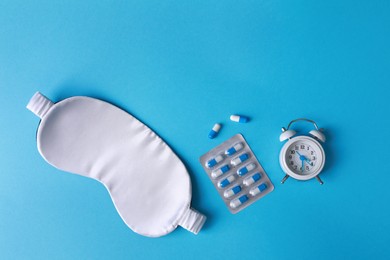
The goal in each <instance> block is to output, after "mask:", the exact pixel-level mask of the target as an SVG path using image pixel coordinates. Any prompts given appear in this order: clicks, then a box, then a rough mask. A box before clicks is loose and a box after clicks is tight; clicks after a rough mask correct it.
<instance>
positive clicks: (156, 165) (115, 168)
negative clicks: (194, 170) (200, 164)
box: [27, 92, 206, 237]
mask: <svg viewBox="0 0 390 260" xmlns="http://www.w3.org/2000/svg"><path fill="white" fill-rule="evenodd" d="M27 108H28V109H30V110H31V111H32V112H33V113H34V114H36V115H37V116H39V117H40V118H41V122H40V125H39V128H38V132H37V145H38V150H39V152H40V154H41V155H42V157H43V158H44V159H45V160H46V161H47V162H48V163H50V164H51V165H53V166H54V167H56V168H58V169H60V170H63V171H67V172H71V173H75V174H79V175H82V176H86V177H90V178H93V179H95V180H98V181H100V182H101V183H102V184H103V185H104V186H105V187H106V188H107V190H108V192H109V194H110V196H111V198H112V201H113V202H114V205H115V207H116V209H117V211H118V213H119V215H120V216H121V217H122V219H123V221H124V222H125V223H126V224H127V225H128V226H129V227H130V228H131V229H132V230H133V231H134V232H136V233H138V234H141V235H144V236H149V237H159V236H163V235H166V234H168V233H170V232H172V231H173V230H174V229H175V228H176V227H177V226H178V225H180V226H182V227H184V228H185V229H187V230H189V231H191V232H193V233H195V234H197V233H198V232H199V231H200V229H201V228H202V226H203V224H204V222H205V221H206V217H205V216H204V215H202V214H200V213H198V212H197V211H195V210H193V209H191V208H190V202H191V181H190V178H189V175H188V172H187V170H186V168H185V167H184V165H183V163H182V162H181V161H180V159H179V158H178V157H177V156H176V155H175V154H174V153H173V151H172V150H171V149H170V148H169V147H168V145H167V144H166V143H165V142H164V141H163V140H162V139H161V138H160V137H159V136H157V135H156V134H155V133H154V132H153V131H152V130H150V129H149V128H148V127H147V126H145V125H144V124H143V123H141V122H140V121H138V120H137V119H136V118H134V117H133V116H131V115H130V114H128V113H126V112H125V111H123V110H121V109H119V108H117V107H115V106H113V105H111V104H109V103H107V102H103V101H101V100H98V99H94V98H89V97H71V98H67V99H64V100H62V101H60V102H58V103H55V104H54V103H53V102H51V101H50V100H49V99H47V98H46V97H45V96H43V95H41V94H40V93H39V92H37V93H35V95H34V96H33V97H32V99H31V100H30V102H29V104H28V105H27Z"/></svg>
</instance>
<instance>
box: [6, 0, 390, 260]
mask: <svg viewBox="0 0 390 260" xmlns="http://www.w3.org/2000/svg"><path fill="white" fill-rule="evenodd" d="M389 13H390V2H389V1H336V0H334V1H333V0H332V1H321V2H320V1H191V2H190V1H15V0H11V1H8V0H6V1H4V0H2V1H1V2H0V91H1V94H0V99H1V100H0V104H1V109H0V120H1V127H0V167H1V168H0V169H1V175H0V176H1V179H0V258H2V259H113V258H118V259H196V258H204V259H211V258H215V259H241V258H242V259H386V258H387V259H389V257H390V247H389V241H390V236H389V233H390V225H389V219H390V213H389V212H390V210H389V198H390V189H389V184H388V183H389V178H388V177H389V171H390V170H389V169H390V163H389V162H390V159H389V150H388V148H389V145H390V143H389V137H388V136H389V134H388V132H389V127H390V122H389V112H390V110H389V107H388V101H389V97H390V95H389V87H390V85H389V79H390V73H389V68H390V66H389V65H390V55H389V46H390V15H389ZM36 90H39V91H41V92H42V93H44V94H45V95H47V96H48V97H49V98H51V99H52V100H53V101H59V100H61V99H64V98H67V97H70V96H74V95H88V96H92V97H97V98H101V99H104V100H107V101H110V102H112V103H113V104H116V105H118V106H120V107H122V108H124V109H125V110H126V111H128V112H130V113H132V114H133V115H135V116H136V117H138V118H139V119H141V120H142V121H143V122H145V123H146V124H147V125H148V126H150V127H151V128H152V129H153V130H155V131H156V132H157V133H158V134H159V135H160V136H161V137H162V138H163V139H164V140H166V142H167V143H168V144H169V145H170V146H171V147H172V148H173V149H174V150H175V152H177V154H178V155H179V156H180V157H181V159H182V160H183V162H184V163H185V164H186V166H187V167H188V170H189V172H190V176H191V180H192V183H193V201H192V204H193V207H194V208H196V209H198V210H199V211H201V212H203V213H204V214H206V215H207V216H208V221H207V223H206V224H205V226H204V229H203V230H202V231H201V232H200V234H199V235H197V236H195V235H193V234H191V233H189V232H187V231H185V230H184V229H182V228H178V229H177V230H176V231H174V232H173V233H171V234H169V235H167V236H165V237H162V238H158V239H151V238H146V237H142V236H140V235H137V234H135V233H133V232H132V231H131V230H130V229H129V228H127V226H126V225H125V224H124V223H123V221H122V220H121V219H120V217H119V215H118V214H117V212H116V211H115V209H114V206H113V204H112V202H111V199H110V197H109V196H108V193H107V191H106V190H105V188H104V187H103V186H102V185H101V184H99V183H98V182H96V181H93V180H90V179H86V178H82V177H80V176H77V175H71V174H68V173H65V172H61V171H59V170H57V169H55V168H53V167H51V166H50V165H48V164H47V163H46V162H45V161H44V160H43V159H42V158H41V157H40V155H39V153H38V151H37V149H36V141H35V132H36V128H37V126H38V122H39V120H38V118H37V117H35V116H34V115H33V114H32V113H30V112H29V111H28V110H27V109H25V106H26V104H27V102H28V101H29V99H30V97H31V96H32V95H33V94H34V92H35V91H36ZM232 113H242V114H245V115H248V116H250V117H251V118H252V121H251V122H250V123H249V124H245V125H243V124H235V123H232V122H229V115H230V114H232ZM297 117H308V118H312V119H314V120H316V121H317V123H318V124H319V125H320V126H321V127H324V128H325V129H326V135H327V137H328V142H327V143H326V145H325V148H326V152H327V156H328V158H327V165H326V169H325V171H324V172H323V174H322V175H321V176H322V179H323V180H324V182H325V184H324V185H323V186H320V185H319V184H318V183H317V182H316V181H315V180H312V181H309V182H297V181H294V180H291V179H289V180H288V181H287V182H286V183H285V184H284V185H281V184H280V180H281V179H282V177H283V176H284V175H283V173H282V171H281V169H280V166H279V163H278V153H279V150H280V148H281V146H282V145H281V143H279V140H278V138H279V134H280V127H282V126H286V125H287V124H288V122H289V121H290V120H292V119H294V118H297ZM215 122H221V123H222V124H223V128H222V130H221V132H220V135H219V136H218V138H216V139H214V140H209V139H208V138H207V134H208V132H209V130H210V128H211V127H212V125H213V124H214V123H215ZM298 128H302V129H304V128H306V127H305V126H304V125H302V124H300V125H298ZM239 132H240V133H242V134H243V135H244V136H245V137H246V139H247V141H248V143H249V144H250V145H251V147H252V149H253V151H254V152H255V154H256V155H257V156H258V158H259V160H260V162H261V163H262V165H263V167H264V168H265V169H266V171H267V172H268V174H269V176H270V178H271V180H272V181H273V183H274V184H275V190H274V192H272V193H271V194H269V195H268V196H266V197H265V198H264V199H262V200H260V201H258V202H256V203H255V204H253V205H252V206H250V207H248V208H247V209H245V210H244V211H242V212H240V213H239V214H237V215H232V214H230V213H229V211H228V210H227V208H226V207H225V205H224V204H223V202H222V200H221V198H220V197H219V196H218V194H217V191H216V190H215V189H214V187H213V186H212V184H211V182H210V180H209V179H208V177H207V176H206V174H205V173H204V171H203V170H202V167H201V165H200V164H199V162H198V159H199V157H200V156H201V155H202V154H203V153H205V152H206V151H208V150H209V149H211V148H213V147H214V146H216V145H218V144H219V143H221V142H223V141H224V140H226V139H228V138H229V137H231V136H232V135H234V134H236V133H239Z"/></svg>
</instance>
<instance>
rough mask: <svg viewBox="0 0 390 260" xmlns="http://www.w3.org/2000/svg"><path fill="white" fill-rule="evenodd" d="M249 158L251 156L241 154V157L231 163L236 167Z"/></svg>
mask: <svg viewBox="0 0 390 260" xmlns="http://www.w3.org/2000/svg"><path fill="white" fill-rule="evenodd" d="M248 158H249V155H248V154H247V153H244V154H241V155H240V156H238V157H236V158H234V159H233V160H231V162H230V163H231V164H233V165H234V166H237V165H239V164H240V163H242V162H243V161H246V160H247V159H248Z"/></svg>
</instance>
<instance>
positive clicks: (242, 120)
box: [230, 115, 249, 123]
mask: <svg viewBox="0 0 390 260" xmlns="http://www.w3.org/2000/svg"><path fill="white" fill-rule="evenodd" d="M230 120H232V121H234V122H238V123H247V122H249V117H247V116H240V115H231V116H230Z"/></svg>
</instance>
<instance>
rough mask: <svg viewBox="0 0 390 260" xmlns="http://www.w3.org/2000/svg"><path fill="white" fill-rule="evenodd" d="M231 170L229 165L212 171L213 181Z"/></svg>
mask: <svg viewBox="0 0 390 260" xmlns="http://www.w3.org/2000/svg"><path fill="white" fill-rule="evenodd" d="M229 170H230V168H229V165H224V166H222V167H221V168H219V169H216V170H214V171H212V172H211V177H213V179H215V178H217V177H219V176H221V175H222V174H224V173H225V172H228V171H229Z"/></svg>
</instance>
